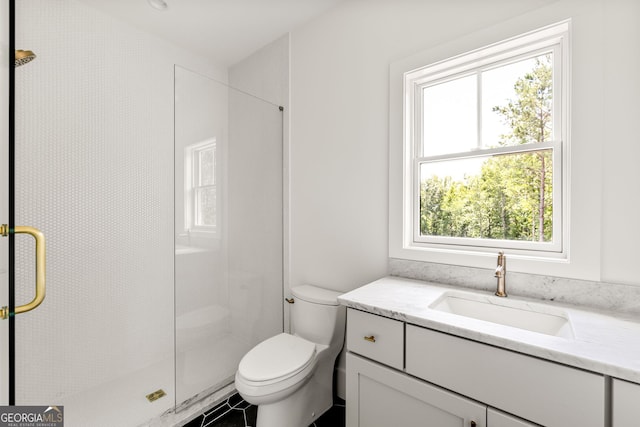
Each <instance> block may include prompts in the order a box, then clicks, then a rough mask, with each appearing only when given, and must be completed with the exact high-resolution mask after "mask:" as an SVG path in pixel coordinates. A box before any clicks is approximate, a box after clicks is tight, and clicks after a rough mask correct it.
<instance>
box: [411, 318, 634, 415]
mask: <svg viewBox="0 0 640 427" xmlns="http://www.w3.org/2000/svg"><path fill="white" fill-rule="evenodd" d="M405 339H406V351H405V366H406V369H405V370H406V372H407V373H409V374H411V375H414V376H416V377H418V378H421V379H424V380H425V381H429V382H430V383H433V384H437V385H439V386H441V387H444V388H446V389H448V390H453V391H455V392H457V393H460V394H462V395H464V396H468V397H470V398H472V399H476V400H477V401H479V402H483V403H486V404H487V405H489V406H492V407H494V408H500V409H502V410H505V411H507V412H509V413H511V414H517V415H518V416H521V417H523V418H525V419H527V420H532V421H534V422H536V423H539V424H542V425H544V426H547V427H574V426H575V427H578V426H580V427H602V426H603V423H604V420H605V411H604V405H605V395H604V390H605V382H604V377H603V376H602V375H597V374H594V373H591V372H586V371H582V370H580V369H575V368H571V367H568V366H564V365H560V364H557V363H553V362H549V361H545V360H541V359H537V358H535V357H531V356H526V355H524V354H520V353H515V352H512V351H508V350H503V349H500V348H497V347H493V346H490V345H487V344H482V343H478V342H475V341H471V340H467V339H462V338H459V337H456V336H453V335H448V334H444V333H441V332H437V331H433V330H430V329H425V328H420V327H417V326H413V325H407V327H406V337H405ZM638 426H640V424H638Z"/></svg>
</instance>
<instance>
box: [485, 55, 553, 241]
mask: <svg viewBox="0 0 640 427" xmlns="http://www.w3.org/2000/svg"><path fill="white" fill-rule="evenodd" d="M552 75H553V74H552V67H551V55H550V54H547V55H544V56H542V57H538V58H536V59H535V67H534V68H533V70H532V71H531V72H530V73H527V74H525V75H524V77H521V78H519V79H518V80H517V81H516V84H515V86H514V90H515V92H516V95H517V99H515V100H511V101H509V103H508V104H507V105H506V106H503V107H500V106H496V107H494V108H493V111H495V112H497V113H498V114H500V115H501V116H502V118H503V120H504V121H505V122H506V124H507V125H509V127H510V128H511V132H510V133H508V134H506V135H503V136H502V139H501V141H500V144H501V145H516V144H530V143H539V142H544V141H548V140H549V139H550V137H551V133H552V130H553V129H552V126H553V121H552V118H553V117H552V108H553V78H552ZM536 155H537V156H538V164H537V165H526V166H525V165H523V166H525V169H527V170H531V172H533V173H535V174H537V181H538V209H537V216H536V219H537V222H538V227H537V228H538V229H537V233H535V229H534V233H533V235H534V236H535V234H537V236H538V240H539V241H544V240H545V238H546V236H547V235H548V234H549V233H545V231H546V230H547V228H546V227H545V225H546V223H547V222H548V221H547V220H546V219H547V218H549V217H550V214H549V213H548V210H549V209H547V208H548V207H549V206H550V204H549V203H548V200H547V199H548V198H549V197H548V195H547V192H546V191H545V190H546V188H547V186H548V185H549V179H548V176H549V175H550V172H551V170H550V169H551V159H550V154H549V153H548V152H547V151H538V152H536ZM531 167H532V168H533V169H530V168H531ZM532 237H533V236H532Z"/></svg>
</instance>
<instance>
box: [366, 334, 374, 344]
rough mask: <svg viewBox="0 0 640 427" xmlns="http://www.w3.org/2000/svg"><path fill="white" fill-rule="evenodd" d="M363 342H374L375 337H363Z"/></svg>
mask: <svg viewBox="0 0 640 427" xmlns="http://www.w3.org/2000/svg"><path fill="white" fill-rule="evenodd" d="M364 340H365V341H369V342H376V337H375V336H373V335H369V336H366V337H364Z"/></svg>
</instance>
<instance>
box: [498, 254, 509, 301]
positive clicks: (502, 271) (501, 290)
mask: <svg viewBox="0 0 640 427" xmlns="http://www.w3.org/2000/svg"><path fill="white" fill-rule="evenodd" d="M496 277H497V278H498V288H497V289H496V295H497V296H499V297H506V296H507V289H506V283H505V279H506V277H507V256H506V255H505V254H504V252H502V251H500V252H498V266H497V267H496Z"/></svg>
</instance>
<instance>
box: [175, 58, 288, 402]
mask: <svg viewBox="0 0 640 427" xmlns="http://www.w3.org/2000/svg"><path fill="white" fill-rule="evenodd" d="M175 231H176V236H175V276H176V283H175V304H176V307H175V313H176V332H175V336H176V355H175V360H176V404H177V405H178V407H180V405H181V404H183V403H184V402H186V401H187V400H190V399H192V398H193V397H194V396H198V395H204V394H209V393H211V392H213V391H215V390H218V389H220V388H222V387H224V386H226V385H228V384H231V383H232V382H233V377H234V374H235V371H236V369H237V366H238V363H239V361H240V359H241V358H242V356H243V355H244V354H245V353H246V352H247V351H248V350H249V349H251V348H252V347H253V346H254V345H256V344H257V343H258V342H260V341H261V340H263V339H265V338H268V337H270V336H273V335H275V334H277V333H279V332H282V328H283V310H282V113H281V112H280V110H279V108H278V107H277V106H276V105H274V104H271V103H268V102H266V101H263V100H261V99H259V98H256V97H254V96H251V95H248V94H245V93H243V92H240V91H237V90H235V89H233V88H230V87H228V86H226V85H224V84H222V83H220V82H217V81H215V80H212V79H209V78H207V77H205V76H203V75H200V74H198V73H195V72H193V71H190V70H187V69H185V68H183V67H180V66H176V67H175Z"/></svg>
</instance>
